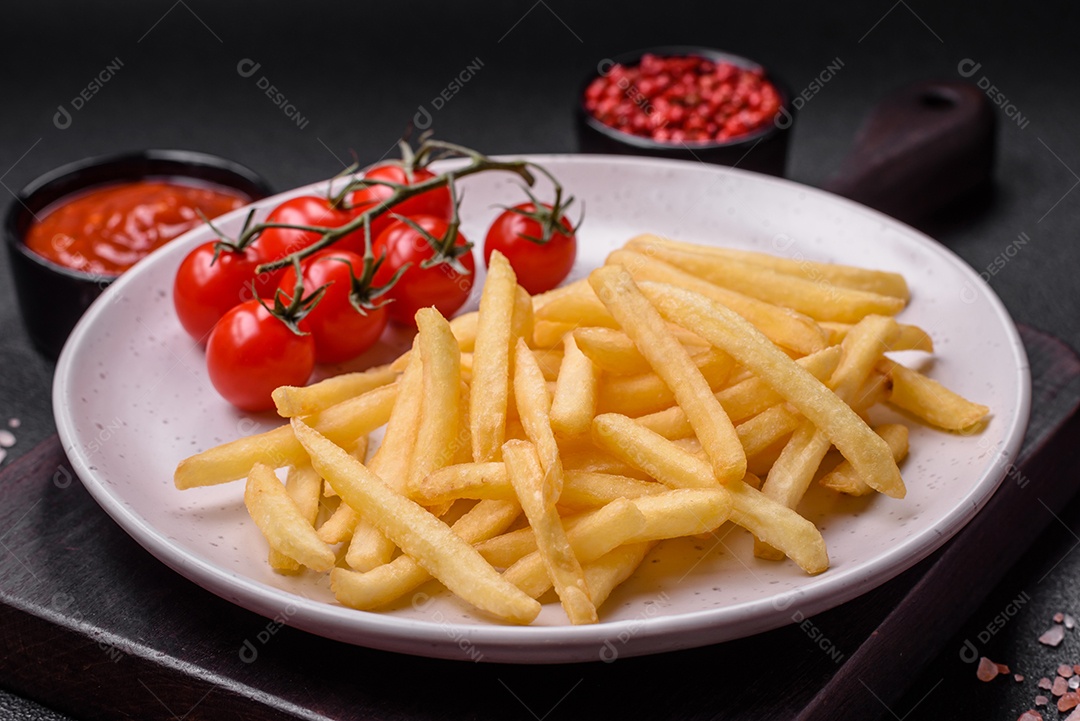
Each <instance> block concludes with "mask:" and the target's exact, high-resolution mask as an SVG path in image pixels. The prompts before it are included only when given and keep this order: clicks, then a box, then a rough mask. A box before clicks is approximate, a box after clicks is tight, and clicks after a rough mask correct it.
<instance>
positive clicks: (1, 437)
mask: <svg viewBox="0 0 1080 721" xmlns="http://www.w3.org/2000/svg"><path fill="white" fill-rule="evenodd" d="M13 445H15V434H14V433H12V432H11V431H9V430H5V429H3V428H0V447H2V448H11V447H12V446H13Z"/></svg>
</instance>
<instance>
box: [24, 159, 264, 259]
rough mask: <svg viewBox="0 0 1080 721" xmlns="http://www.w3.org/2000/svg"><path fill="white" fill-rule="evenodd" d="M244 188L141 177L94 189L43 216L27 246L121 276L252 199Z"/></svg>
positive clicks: (29, 235)
mask: <svg viewBox="0 0 1080 721" xmlns="http://www.w3.org/2000/svg"><path fill="white" fill-rule="evenodd" d="M250 200H251V199H250V198H249V197H248V196H247V195H245V194H243V193H241V192H240V191H238V190H233V189H231V188H223V187H220V186H208V185H201V186H196V185H185V184H183V183H181V182H176V181H171V180H139V181H134V182H129V183H118V184H115V185H105V186H99V187H96V188H91V189H89V190H87V191H85V192H82V193H77V194H75V195H71V196H68V197H66V198H63V199H61V200H60V201H58V202H57V203H56V204H54V205H53V206H51V207H50V208H47V209H46V210H45V211H44V213H42V214H39V220H37V221H35V222H34V224H33V225H31V226H30V229H29V231H28V232H27V234H26V245H27V247H29V248H30V249H31V250H33V251H34V252H35V253H37V254H38V255H41V256H44V257H45V258H48V259H49V260H51V261H52V262H54V263H57V264H59V265H62V266H65V267H67V268H73V269H75V270H79V271H82V272H84V273H92V274H95V275H110V276H113V275H119V274H120V273H123V272H124V271H125V270H127V269H128V268H130V267H131V266H132V265H134V264H135V262H136V261H138V260H140V259H142V258H143V257H145V256H146V255H148V254H149V253H150V252H151V251H153V250H156V249H157V248H160V247H161V246H162V245H164V244H165V243H167V242H169V241H170V240H172V239H173V238H175V237H177V236H179V235H182V234H183V233H185V232H187V231H188V230H191V229H192V228H194V227H195V226H197V225H199V224H200V223H201V222H202V219H201V218H200V217H199V213H198V211H202V212H203V214H204V215H206V217H207V218H215V217H217V216H219V215H221V214H222V213H226V212H228V211H230V210H235V209H236V208H239V207H241V206H243V205H246V204H247V203H248V202H250Z"/></svg>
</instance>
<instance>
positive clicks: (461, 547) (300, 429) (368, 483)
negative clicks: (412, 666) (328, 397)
mask: <svg viewBox="0 0 1080 721" xmlns="http://www.w3.org/2000/svg"><path fill="white" fill-rule="evenodd" d="M292 427H293V433H295V434H296V437H297V438H298V439H299V440H300V442H301V443H302V444H303V445H304V448H306V449H307V451H308V454H309V455H310V456H311V465H312V466H314V468H315V470H317V471H318V472H319V473H320V474H321V475H322V477H323V478H325V479H326V480H327V481H329V482H330V485H331V486H333V487H334V490H336V491H337V492H338V495H339V496H341V498H342V500H344V501H345V502H346V503H348V504H349V505H350V506H352V507H353V508H355V509H357V510H358V511H359V512H360V514H361V515H362V516H363V517H364V519H365V520H370V521H371V522H372V523H373V524H374V525H375V526H376V527H378V529H379V530H380V531H382V533H383V534H385V535H386V537H387V538H389V539H390V540H392V541H393V542H394V543H395V544H397V545H398V546H399V547H400V548H401V550H402V551H404V552H405V553H407V554H408V555H410V556H411V557H412V558H413V559H414V560H415V561H416V562H417V563H419V564H420V565H421V566H423V567H424V569H425V570H427V571H428V573H430V574H431V575H432V576H434V577H435V578H437V579H438V580H439V581H441V582H442V583H443V585H445V586H446V587H447V588H449V589H450V590H451V591H453V592H454V593H456V594H457V595H458V596H460V597H461V598H462V599H463V600H464V601H466V602H468V603H471V604H472V605H474V606H476V607H477V608H479V609H481V610H483V611H485V612H487V613H490V614H492V615H494V616H497V617H499V618H504V619H506V620H508V621H512V622H514V623H530V622H531V621H532V620H533V619H534V618H536V616H537V614H539V613H540V604H538V603H537V602H536V601H535V600H534V599H531V598H529V597H528V596H526V595H525V594H523V593H521V591H520V590H519V589H517V588H515V587H514V586H512V585H511V584H509V583H507V582H506V581H505V580H504V579H503V578H502V577H501V576H500V575H499V573H498V572H497V571H496V570H495V569H494V568H492V567H491V565H490V564H489V563H488V562H487V561H485V560H484V559H483V558H481V556H480V554H479V553H477V552H476V549H474V548H473V547H472V546H471V545H469V544H468V543H466V542H465V541H464V540H462V538H461V537H460V536H458V535H457V534H456V533H454V531H453V530H452V529H451V528H450V527H449V526H447V525H446V524H445V523H443V522H442V521H440V520H439V519H438V518H436V517H435V516H433V515H431V514H430V513H428V512H427V511H426V510H424V508H423V507H421V506H419V505H417V504H416V503H415V502H413V501H410V500H409V499H408V498H406V497H405V496H403V495H401V494H399V493H396V492H394V491H393V490H391V489H390V488H389V487H387V485H386V484H385V483H383V481H382V480H380V479H379V477H378V476H376V475H375V474H373V473H372V472H371V471H369V470H368V469H367V468H365V467H364V465H363V464H362V463H360V462H359V461H357V460H356V459H355V458H353V457H352V456H350V455H349V454H348V453H346V452H345V451H343V450H342V449H341V448H339V447H338V446H336V445H334V444H333V443H332V442H331V441H330V440H328V439H327V438H325V437H324V436H322V435H321V434H319V433H318V432H317V431H315V430H314V429H312V428H309V427H308V426H306V425H304V423H303V422H302V421H301V420H299V419H297V418H294V419H293V420H292Z"/></svg>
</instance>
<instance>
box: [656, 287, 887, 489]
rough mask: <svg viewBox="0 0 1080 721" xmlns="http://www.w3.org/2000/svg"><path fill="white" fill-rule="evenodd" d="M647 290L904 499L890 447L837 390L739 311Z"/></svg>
mask: <svg viewBox="0 0 1080 721" xmlns="http://www.w3.org/2000/svg"><path fill="white" fill-rule="evenodd" d="M641 289H642V291H643V292H644V293H645V294H646V296H647V297H648V298H649V299H650V300H651V301H652V303H653V304H654V305H655V306H656V308H657V310H659V311H660V313H661V314H662V315H664V316H665V317H667V318H668V319H669V320H672V321H673V322H679V323H680V324H682V325H684V326H688V327H689V329H690V330H691V331H693V332H694V333H697V334H698V335H700V336H702V337H703V338H706V339H707V340H708V341H709V342H710V343H712V344H713V345H715V346H717V347H719V348H720V349H721V350H724V351H726V352H727V353H729V354H730V355H731V356H732V357H733V358H735V360H736V361H738V362H739V363H741V364H742V365H744V366H746V367H747V368H750V369H752V370H753V371H754V373H755V374H756V375H757V376H758V377H760V378H761V379H762V380H764V381H765V382H766V383H767V384H769V386H771V387H772V389H773V390H775V391H776V392H777V393H779V394H780V395H782V396H784V398H785V399H786V400H787V401H788V402H789V403H791V404H792V405H793V406H795V408H796V409H798V411H799V412H800V413H802V414H803V416H805V417H806V418H807V420H809V421H810V422H811V423H813V424H814V425H815V426H817V427H818V428H819V429H820V430H821V431H822V432H823V433H824V434H825V435H826V436H827V437H828V438H829V439H830V440H831V441H832V443H833V445H835V446H836V448H837V450H839V451H840V452H841V453H842V454H843V455H844V457H845V458H847V459H848V460H849V461H851V463H852V465H853V466H855V468H856V470H858V472H859V474H860V475H861V476H862V477H863V478H865V479H866V480H867V482H868V483H870V484H871V485H873V486H874V488H875V490H878V491H881V492H882V493H884V494H886V495H888V496H892V497H894V498H903V497H904V493H905V490H904V481H903V479H901V478H900V470H899V469H898V468H897V467H896V462H895V461H893V458H892V453H891V452H890V451H889V446H888V444H887V443H885V441H884V440H882V438H881V437H880V436H878V435H877V434H876V433H874V432H873V431H872V430H871V429H870V427H869V426H867V425H866V423H864V422H863V420H862V419H861V418H859V416H858V415H857V414H856V413H855V411H853V410H852V409H851V408H850V407H848V405H847V404H846V403H844V402H843V401H842V400H841V399H840V398H839V397H838V396H837V395H836V394H835V393H833V392H832V391H830V390H829V389H828V388H826V387H825V386H824V385H823V384H822V383H821V382H820V381H818V380H817V379H816V378H814V377H813V376H812V375H811V374H810V373H808V372H807V371H806V370H805V369H804V368H802V367H801V366H799V365H798V364H797V363H795V362H794V361H793V360H791V358H789V357H788V356H787V355H785V354H784V353H783V352H782V351H781V350H780V349H778V348H777V347H776V346H775V345H773V344H772V343H771V342H769V340H768V339H767V338H765V337H764V336H763V335H761V333H759V332H758V331H757V329H756V328H754V327H753V326H752V325H750V324H749V323H747V322H746V321H745V320H744V319H743V318H742V317H741V316H739V315H738V314H737V313H734V312H732V311H731V310H730V309H728V308H726V307H724V306H723V305H721V304H719V303H716V302H714V301H711V300H709V299H708V298H705V297H704V296H701V295H699V294H697V293H691V292H689V291H685V290H682V289H680V288H675V287H672V286H669V285H664V284H662V283H643V284H642V286H641Z"/></svg>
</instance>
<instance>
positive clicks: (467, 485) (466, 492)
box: [409, 461, 514, 506]
mask: <svg viewBox="0 0 1080 721" xmlns="http://www.w3.org/2000/svg"><path fill="white" fill-rule="evenodd" d="M409 497H410V498H412V499H413V500H414V501H416V502H417V503H419V504H421V505H424V506H431V505H436V504H443V503H446V502H448V501H454V500H457V499H459V498H476V499H490V500H497V499H508V498H513V497H514V489H513V488H511V487H510V479H509V478H507V477H506V466H505V465H503V463H502V462H501V461H488V462H487V463H457V464H455V465H452V466H446V467H445V468H441V469H439V470H437V471H435V472H434V473H431V474H429V475H427V476H425V477H424V478H421V479H420V480H419V481H416V482H414V483H411V484H410V485H409Z"/></svg>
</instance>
